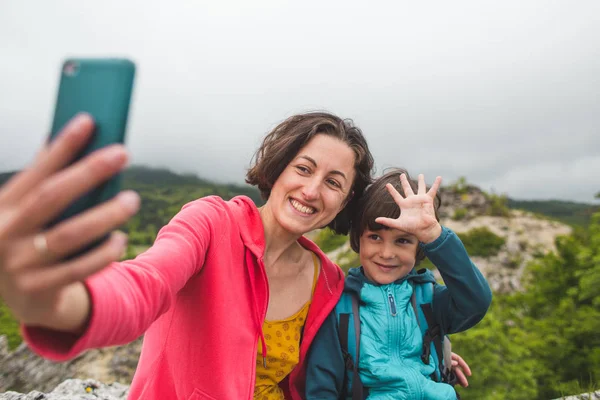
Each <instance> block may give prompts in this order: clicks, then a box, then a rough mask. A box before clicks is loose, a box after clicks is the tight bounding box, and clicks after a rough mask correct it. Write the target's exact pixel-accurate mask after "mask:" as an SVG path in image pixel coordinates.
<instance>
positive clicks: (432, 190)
mask: <svg viewBox="0 0 600 400" xmlns="http://www.w3.org/2000/svg"><path fill="white" fill-rule="evenodd" d="M441 184H442V177H441V176H436V177H435V181H433V185H431V188H430V189H429V191H428V192H427V194H428V195H429V196H431V197H432V198H434V197H435V195H436V194H437V191H438V190H439V188H440V185H441Z"/></svg>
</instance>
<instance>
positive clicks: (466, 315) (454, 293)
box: [422, 227, 492, 334]
mask: <svg viewBox="0 0 600 400" xmlns="http://www.w3.org/2000/svg"><path fill="white" fill-rule="evenodd" d="M422 247H423V249H424V251H425V255H426V256H427V257H428V258H429V260H431V262H432V263H433V264H434V265H435V266H436V267H437V269H438V270H439V271H440V274H441V275H442V278H443V279H444V283H445V284H446V286H444V285H436V286H435V292H434V298H433V310H434V315H435V317H436V319H437V321H438V322H439V323H440V325H441V327H442V329H443V330H444V332H445V333H447V334H450V333H456V332H461V331H464V330H466V329H469V328H471V327H473V326H475V325H476V324H477V323H478V322H479V321H481V319H482V318H483V317H484V316H485V314H486V312H487V310H488V308H489V307H490V304H491V302H492V291H491V289H490V286H489V284H488V282H487V281H486V279H485V278H484V277H483V275H482V274H481V272H480V271H479V269H478V268H477V267H476V266H475V264H473V261H471V258H470V257H469V255H468V254H467V250H466V249H465V246H464V245H463V243H462V242H461V241H460V239H459V237H458V236H457V235H456V234H455V233H454V232H453V231H451V230H450V229H448V228H446V227H443V228H442V234H441V235H440V237H439V238H437V239H436V240H435V241H433V242H432V243H428V244H422Z"/></svg>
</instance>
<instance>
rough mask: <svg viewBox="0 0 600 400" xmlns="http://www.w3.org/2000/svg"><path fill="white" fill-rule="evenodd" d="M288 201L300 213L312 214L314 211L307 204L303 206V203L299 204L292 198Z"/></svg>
mask: <svg viewBox="0 0 600 400" xmlns="http://www.w3.org/2000/svg"><path fill="white" fill-rule="evenodd" d="M290 203H291V204H292V206H293V207H294V208H295V209H296V210H298V211H300V212H302V213H304V214H312V213H314V212H315V209H314V208H312V207H307V206H304V205H302V204H300V203H299V202H297V201H296V200H293V199H292V200H291V201H290Z"/></svg>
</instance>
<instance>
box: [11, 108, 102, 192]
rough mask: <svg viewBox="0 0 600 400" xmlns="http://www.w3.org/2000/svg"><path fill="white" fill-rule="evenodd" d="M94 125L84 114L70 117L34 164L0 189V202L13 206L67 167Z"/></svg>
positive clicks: (85, 141)
mask: <svg viewBox="0 0 600 400" xmlns="http://www.w3.org/2000/svg"><path fill="white" fill-rule="evenodd" d="M93 130H94V121H93V119H92V118H91V117H90V116H89V115H87V114H79V115H77V116H76V117H74V118H73V119H72V120H71V121H69V123H68V124H67V125H65V127H64V128H63V130H62V131H61V133H60V134H59V135H58V136H57V137H56V140H54V141H53V142H52V143H51V144H49V145H46V146H45V147H44V149H43V150H42V151H40V152H39V154H38V156H37V157H36V160H35V161H34V162H33V163H32V164H31V165H29V166H28V167H27V168H26V169H25V170H24V171H22V172H21V173H19V174H17V175H16V176H15V177H14V178H12V179H11V180H10V181H8V182H7V183H6V184H5V185H4V186H3V187H2V188H1V189H0V202H8V203H15V202H18V201H20V199H21V198H22V197H23V196H24V195H25V194H26V193H28V192H29V191H30V190H31V189H32V188H33V187H35V186H37V185H38V184H39V183H40V182H42V181H43V180H44V179H46V178H47V177H48V176H50V175H52V174H54V173H55V172H56V171H58V170H60V169H61V168H63V167H64V166H65V165H67V164H68V163H69V162H70V161H71V160H72V159H73V158H74V157H75V156H76V155H77V153H78V151H80V150H81V149H82V148H83V147H84V146H85V144H86V143H87V142H88V140H89V138H90V136H91V134H92V132H93Z"/></svg>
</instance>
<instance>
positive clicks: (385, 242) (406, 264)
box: [359, 229, 419, 285]
mask: <svg viewBox="0 0 600 400" xmlns="http://www.w3.org/2000/svg"><path fill="white" fill-rule="evenodd" d="M418 246H419V241H418V240H417V238H416V237H414V236H413V235H410V234H408V233H405V232H402V231H399V230H397V229H381V230H378V231H370V230H368V229H367V230H365V231H364V232H363V234H362V235H361V237H360V254H359V255H360V262H361V264H362V266H363V270H364V273H365V275H366V277H367V278H368V279H369V280H371V281H372V282H375V283H378V284H380V285H385V284H388V283H392V282H394V281H396V280H398V279H400V278H403V277H404V276H406V275H407V274H408V273H409V272H410V271H411V270H412V269H413V268H414V266H415V256H416V254H417V249H418Z"/></svg>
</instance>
